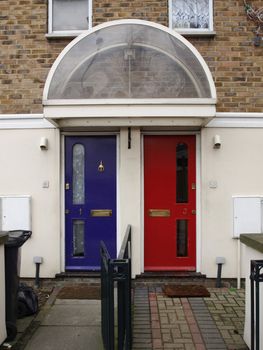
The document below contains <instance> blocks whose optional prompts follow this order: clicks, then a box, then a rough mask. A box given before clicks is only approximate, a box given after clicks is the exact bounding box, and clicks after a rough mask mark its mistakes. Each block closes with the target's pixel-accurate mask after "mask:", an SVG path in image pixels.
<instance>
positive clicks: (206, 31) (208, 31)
mask: <svg viewBox="0 0 263 350" xmlns="http://www.w3.org/2000/svg"><path fill="white" fill-rule="evenodd" d="M173 1H176V0H169V28H170V29H172V30H174V31H176V32H178V33H179V34H185V35H214V34H215V32H214V12H213V0H208V2H209V27H208V28H176V27H175V28H173V16H172V8H173Z"/></svg>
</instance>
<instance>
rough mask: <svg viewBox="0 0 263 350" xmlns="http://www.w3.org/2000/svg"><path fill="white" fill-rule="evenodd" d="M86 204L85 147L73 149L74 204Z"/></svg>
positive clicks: (78, 145)
mask: <svg viewBox="0 0 263 350" xmlns="http://www.w3.org/2000/svg"><path fill="white" fill-rule="evenodd" d="M84 203H85V149H84V146H83V145H80V144H76V145H74V147H73V204H84Z"/></svg>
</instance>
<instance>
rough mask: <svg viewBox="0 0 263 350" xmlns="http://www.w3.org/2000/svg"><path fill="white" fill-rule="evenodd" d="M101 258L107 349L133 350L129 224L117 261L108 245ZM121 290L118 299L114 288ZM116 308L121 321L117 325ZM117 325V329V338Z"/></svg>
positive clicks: (102, 247) (101, 251) (102, 321)
mask: <svg viewBox="0 0 263 350" xmlns="http://www.w3.org/2000/svg"><path fill="white" fill-rule="evenodd" d="M100 255H101V327H102V338H103V344H104V349H105V350H114V349H115V348H117V349H118V350H124V349H125V350H130V349H131V347H132V321H131V317H132V315H131V226H130V225H128V227H127V229H126V233H125V237H124V239H123V242H122V246H121V250H120V253H119V255H118V258H117V259H112V258H111V256H110V254H109V252H108V250H107V247H106V245H105V243H104V242H103V241H101V243H100ZM115 286H116V287H117V296H116V295H115V293H114V288H115ZM115 309H117V320H116V322H115V318H116V317H115ZM115 325H116V327H117V332H116V337H117V339H115Z"/></svg>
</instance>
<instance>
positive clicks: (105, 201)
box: [65, 136, 116, 270]
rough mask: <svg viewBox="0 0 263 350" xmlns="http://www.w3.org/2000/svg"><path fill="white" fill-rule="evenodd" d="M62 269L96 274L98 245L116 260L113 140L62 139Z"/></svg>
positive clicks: (93, 138) (114, 150)
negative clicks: (63, 223)
mask: <svg viewBox="0 0 263 350" xmlns="http://www.w3.org/2000/svg"><path fill="white" fill-rule="evenodd" d="M65 155H66V159H65V166H66V169H65V226H66V269H67V270H98V269H99V268H100V252H99V247H100V241H101V240H103V241H104V242H105V244H106V246H107V247H108V250H109V253H110V254H111V256H112V257H115V256H116V137H115V136H103V137H100V136H80V137H78V136H76V137H75V136H74V137H66V138H65Z"/></svg>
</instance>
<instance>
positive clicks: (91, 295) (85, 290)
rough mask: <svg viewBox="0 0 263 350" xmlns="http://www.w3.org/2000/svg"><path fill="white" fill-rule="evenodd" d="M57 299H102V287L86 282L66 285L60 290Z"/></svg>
mask: <svg viewBox="0 0 263 350" xmlns="http://www.w3.org/2000/svg"><path fill="white" fill-rule="evenodd" d="M57 299H89V300H100V299H101V295H100V287H99V286H91V285H88V284H85V283H83V284H75V285H69V286H65V287H63V288H62V289H61V290H60V291H59V293H58V295H57Z"/></svg>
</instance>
